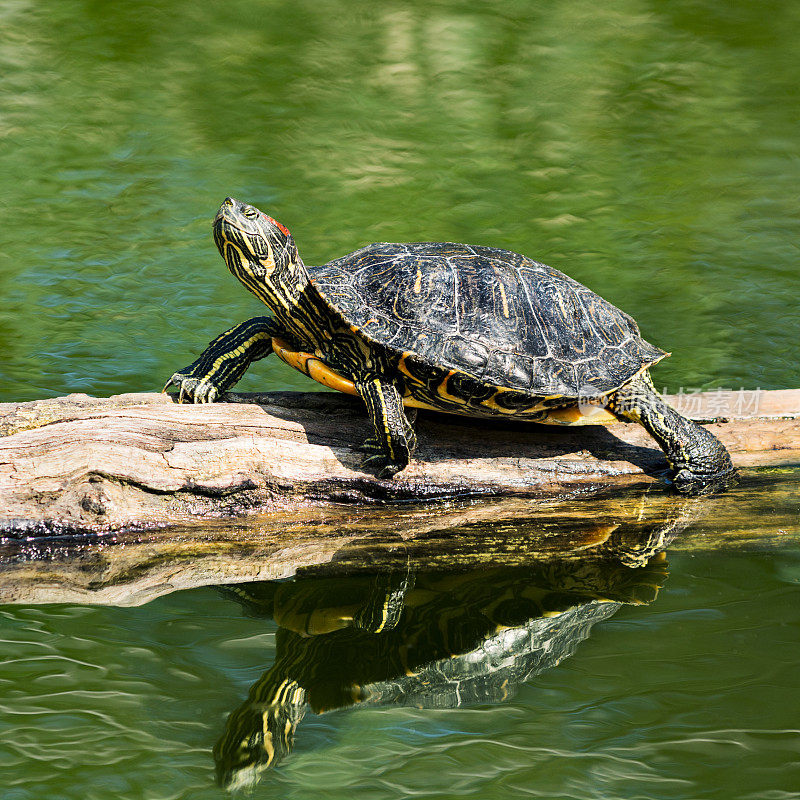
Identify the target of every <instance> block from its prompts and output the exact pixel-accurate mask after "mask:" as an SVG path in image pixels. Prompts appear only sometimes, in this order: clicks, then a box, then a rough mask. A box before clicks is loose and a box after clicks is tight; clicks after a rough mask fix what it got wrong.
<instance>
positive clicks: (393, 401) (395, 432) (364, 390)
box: [355, 378, 417, 478]
mask: <svg viewBox="0 0 800 800" xmlns="http://www.w3.org/2000/svg"><path fill="white" fill-rule="evenodd" d="M355 385H356V389H357V390H358V393H359V394H360V395H361V397H362V398H363V400H364V403H365V405H366V406H367V414H369V418H370V420H371V422H372V426H373V428H374V429H375V432H374V434H373V435H372V436H370V437H369V438H368V439H367V440H366V441H365V442H364V444H363V445H362V448H361V449H362V450H366V451H367V452H368V453H371V454H372V455H369V456H367V458H365V459H364V461H362V462H361V466H362V468H364V467H369V468H372V469H375V468H377V470H378V477H379V478H391V477H392V476H393V475H394V474H395V473H397V472H400V470H401V469H405V467H407V466H408V462H409V460H410V459H411V454H412V453H413V452H414V450H415V448H416V446H417V435H416V434H415V433H414V428H413V427H412V425H411V422H410V421H409V419H408V417H407V416H406V412H405V409H404V408H403V398H402V397H401V396H400V392H399V391H397V387H396V386H395V385H394V384H393V383H391V382H389V381H386V380H382V379H380V378H372V379H370V380H366V381H361V382H359V381H356V384H355Z"/></svg>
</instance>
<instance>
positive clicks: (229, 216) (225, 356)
mask: <svg viewBox="0 0 800 800" xmlns="http://www.w3.org/2000/svg"><path fill="white" fill-rule="evenodd" d="M214 239H215V241H216V243H217V247H218V248H219V251H220V253H221V254H222V256H223V258H224V259H225V263H226V264H227V265H228V267H229V269H230V271H231V272H232V273H233V274H234V275H235V276H236V277H237V278H238V279H239V280H240V281H241V282H242V283H243V284H244V285H245V286H246V287H247V288H248V289H249V290H250V291H251V292H253V294H255V295H256V296H257V297H258V298H260V299H261V300H262V301H263V302H264V303H266V305H267V306H269V308H270V309H271V310H272V313H273V316H271V317H255V318H253V319H250V320H247V321H246V322H243V323H241V324H239V325H236V326H235V327H233V328H231V329H230V330H228V331H225V333H223V334H221V335H220V336H218V337H217V338H216V339H214V341H212V342H211V344H210V345H209V346H208V348H207V349H206V350H205V352H203V354H202V355H201V356H200V357H199V358H198V359H197V360H196V361H194V362H193V363H192V364H190V365H189V366H188V367H185V368H184V369H182V370H180V371H178V372H176V373H175V374H174V375H173V376H172V377H171V378H170V380H169V381H168V383H167V386H170V385H172V384H175V385H177V386H179V387H180V395H179V399H180V400H181V401H182V400H183V399H184V398H188V399H189V400H191V401H192V402H195V403H205V402H211V401H213V400H216V399H220V398H221V397H222V394H223V393H224V392H225V391H227V390H228V389H230V388H231V387H232V386H233V385H234V384H235V383H236V382H237V381H238V380H239V379H240V378H241V377H242V375H243V374H244V372H245V371H246V370H247V368H248V367H249V366H250V364H251V363H252V362H253V361H255V360H257V359H260V358H264V357H265V356H267V355H269V354H270V353H272V352H279V354H280V353H281V352H282V353H283V354H284V356H286V354H287V353H288V354H292V353H294V354H295V356H297V357H298V358H299V360H297V359H296V361H295V363H296V364H297V365H298V366H302V368H304V369H305V370H306V371H307V372H308V373H309V374H311V375H312V377H315V378H317V379H318V380H321V381H322V382H325V383H326V384H327V385H329V386H333V387H334V388H339V389H343V390H347V389H348V388H351V389H352V390H354V391H355V392H357V393H358V394H359V395H360V396H361V397H362V398H363V399H364V402H365V404H366V407H367V412H368V413H369V416H370V419H371V421H372V425H373V428H374V432H373V434H372V435H371V436H370V437H369V438H368V439H367V440H366V442H365V443H364V445H363V449H364V450H365V451H366V452H367V453H368V456H367V458H366V459H365V461H364V465H365V466H367V467H371V468H376V469H377V470H378V474H379V475H380V477H391V476H393V475H394V474H395V473H397V472H398V471H400V470H402V469H403V468H404V467H405V466H406V465H407V464H408V462H409V459H410V457H411V454H412V453H413V451H414V448H415V446H416V436H415V434H414V428H413V427H412V420H410V419H409V415H408V414H407V412H406V410H405V409H406V408H407V407H408V408H412V409H413V408H415V407H417V408H419V407H422V408H432V409H437V410H440V411H447V412H451V413H457V414H464V415H468V416H478V417H508V416H512V417H514V418H519V419H526V420H530V421H532V422H547V421H548V419H550V420H551V421H552V419H553V418H554V417H555V418H560V419H562V420H564V419H569V418H570V415H571V416H573V417H578V416H580V414H579V413H578V411H579V409H580V408H581V407H583V406H582V403H581V401H582V399H585V398H599V399H600V400H601V401H602V403H603V404H605V405H606V407H607V408H608V409H610V410H611V411H612V412H613V413H614V414H616V415H617V416H619V417H622V418H624V419H628V420H633V421H635V422H639V423H641V424H642V425H643V426H644V427H645V429H646V430H647V431H648V432H649V433H650V435H651V436H652V437H653V438H654V439H655V440H656V442H658V444H659V446H660V447H661V448H662V449H663V450H664V452H665V453H666V456H667V459H668V461H669V463H670V465H671V467H672V482H673V484H674V486H675V488H676V489H677V490H678V491H681V492H686V493H692V494H695V493H706V492H711V491H718V490H721V489H724V488H725V487H726V486H728V485H729V484H730V483H731V482H732V481H734V480H735V476H736V472H735V470H734V467H733V464H732V463H731V459H730V456H729V455H728V452H727V450H726V449H725V448H724V447H723V446H722V444H721V443H720V442H719V441H718V440H717V439H716V437H714V436H713V435H712V434H711V433H710V432H709V431H707V430H706V429H705V428H702V427H700V426H699V425H697V424H696V423H694V422H692V421H691V420H689V419H686V418H685V417H683V416H681V415H680V414H679V413H678V412H677V411H675V409H673V408H672V407H670V406H669V405H667V404H666V403H665V402H664V401H663V400H662V398H661V397H660V396H659V395H658V394H657V392H656V391H655V389H654V387H653V384H652V381H651V380H650V376H649V374H648V372H647V370H648V368H649V367H650V366H652V365H653V364H655V363H656V362H657V361H660V360H661V359H662V358H664V356H665V355H667V353H665V352H664V351H663V350H660V349H659V348H658V347H655V346H654V345H652V344H649V343H648V342H646V341H645V340H644V339H642V337H641V336H640V334H639V328H638V326H637V325H636V322H635V321H634V320H633V319H631V317H629V316H628V315H627V314H625V313H624V312H622V311H620V310H619V309H618V308H616V307H614V306H613V305H611V303H609V302H607V301H606V300H604V299H603V298H601V297H599V296H598V295H596V294H595V293H594V292H592V291H590V290H589V289H587V288H586V287H585V286H583V285H581V284H580V283H578V282H577V281H574V280H573V279H572V278H570V277H568V276H567V275H564V274H563V273H562V272H559V271H558V270H556V269H553V268H552V267H548V266H546V265H545V264H540V263H538V262H536V261H532V260H531V259H529V258H527V257H525V256H522V255H519V254H517V253H512V252H509V251H508V250H500V249H497V248H493V247H479V246H471V245H465V244H453V243H442V242H418V243H413V244H386V243H381V244H371V245H368V246H367V247H362V248H361V249H360V250H356V251H355V252H354V253H350V254H349V255H346V256H343V257H342V258H337V259H335V260H334V261H331V262H329V263H327V264H324V265H322V266H318V267H314V266H307V265H305V264H304V263H303V261H302V260H301V259H300V256H299V255H298V252H297V247H296V246H295V243H294V239H293V238H292V235H291V234H290V233H289V231H288V230H287V229H286V228H285V227H284V226H283V225H281V224H280V223H279V222H277V221H276V220H274V219H272V217H269V216H267V215H266V214H264V213H263V212H261V211H259V210H258V209H257V208H255V207H254V206H251V205H248V204H246V203H241V202H239V201H238V200H234V199H233V198H230V197H229V198H227V199H226V200H225V202H224V203H223V204H222V206H221V207H220V210H219V213H218V214H217V216H216V218H215V219H214ZM303 353H306V354H313V358H311V356H308V357H299V356H298V354H303ZM312 367H313V369H312ZM165 388H166V387H165Z"/></svg>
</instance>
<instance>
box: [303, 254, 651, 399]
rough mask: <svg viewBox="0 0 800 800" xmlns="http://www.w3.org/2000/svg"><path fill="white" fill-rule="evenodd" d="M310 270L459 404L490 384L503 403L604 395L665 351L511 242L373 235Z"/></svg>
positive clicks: (367, 333) (340, 303) (334, 300)
mask: <svg viewBox="0 0 800 800" xmlns="http://www.w3.org/2000/svg"><path fill="white" fill-rule="evenodd" d="M308 270H309V273H310V275H311V278H312V282H313V285H314V287H315V288H316V289H317V291H318V292H319V293H320V295H321V296H322V298H323V299H324V300H325V301H326V302H327V303H328V304H329V305H330V306H331V307H332V308H333V309H334V310H335V311H336V312H337V313H338V314H339V315H340V316H341V317H342V318H343V319H344V320H345V321H346V322H348V323H349V324H351V325H352V326H353V327H355V328H356V329H358V330H359V331H360V332H361V334H362V335H363V336H364V337H365V338H366V339H368V340H370V341H372V342H375V343H377V344H379V345H382V346H384V347H386V348H388V349H389V350H390V351H394V352H395V353H396V355H397V357H398V358H399V357H400V356H401V355H403V354H404V353H406V354H407V357H406V358H405V359H404V363H405V368H406V369H407V371H408V374H409V376H411V377H413V378H415V379H417V380H420V381H422V382H424V383H425V384H426V385H427V386H428V387H429V389H430V390H431V391H434V392H438V394H439V395H440V396H442V394H443V393H445V394H450V395H452V396H453V397H454V399H455V398H458V402H461V403H464V402H469V401H470V400H472V402H477V401H478V400H477V398H479V397H484V396H485V395H486V391H485V387H486V386H491V387H494V388H495V389H501V390H507V391H501V392H498V393H496V394H495V395H494V397H493V398H492V400H491V402H493V403H496V404H497V405H498V406H502V407H509V408H511V407H513V406H514V404H515V403H517V402H518V401H519V403H520V405H522V404H523V403H522V400H521V399H520V398H521V397H522V396H525V398H526V402H527V404H528V405H530V398H531V397H532V396H538V397H542V399H544V396H550V397H555V396H560V397H562V398H575V397H578V396H580V395H581V394H582V393H583V392H584V391H585V388H586V387H587V386H589V387H592V389H593V390H594V391H595V392H596V393H597V394H605V393H608V392H611V391H614V390H616V389H617V388H619V387H620V386H621V385H622V384H623V383H625V382H626V381H628V380H629V379H630V378H631V377H633V376H634V375H636V374H637V373H638V372H640V371H641V370H643V369H646V368H647V367H649V366H651V365H652V364H653V363H655V362H656V361H658V360H660V359H661V358H663V357H664V356H665V355H666V353H664V351H662V350H660V349H659V348H657V347H654V346H653V345H651V344H649V343H648V342H646V341H644V340H643V339H642V338H641V336H640V334H639V329H638V327H637V325H636V323H635V322H634V321H633V320H632V319H631V317H629V316H628V315H627V314H625V313H624V312H622V311H620V310H619V309H617V308H616V307H614V306H613V305H611V304H610V303H609V302H607V301H606V300H604V299H602V298H601V297H599V296H598V295H596V294H595V293H594V292H592V291H591V290H589V289H587V288H586V287H585V286H583V285H582V284H580V283H578V282H577V281H575V280H573V279H572V278H569V277H568V276H566V275H564V274H563V273H561V272H559V271H558V270H556V269H553V268H552V267H548V266H547V265H545V264H540V263H538V262H535V261H532V260H531V259H529V258H527V257H525V256H522V255H519V254H518V253H512V252H509V251H507V250H500V249H497V248H491V247H479V246H470V245H462V244H453V243H448V242H445V243H439V242H434V243H431V242H418V243H412V244H385V243H383V244H373V245H369V246H367V247H364V248H361V249H360V250H357V251H356V252H355V253H351V254H350V255H347V256H344V257H343V258H340V259H337V260H335V261H332V262H330V263H329V264H325V265H322V266H319V267H308ZM453 371H456V372H457V373H459V375H460V377H459V378H458V379H457V380H456V381H455V382H454V380H453V378H450V379H448V374H449V373H450V372H453ZM467 379H469V380H467ZM445 382H447V384H445ZM468 386H469V387H471V389H470V390H469V391H468V390H467V387H468ZM470 391H471V392H472V394H471V395H470V397H467V395H468V394H469V393H470ZM514 393H521V394H520V397H519V398H518V397H517V396H516V394H514ZM492 394H494V393H493V392H490V393H489V396H490V397H491V395H492ZM506 404H510V405H506Z"/></svg>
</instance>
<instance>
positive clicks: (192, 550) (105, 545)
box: [0, 468, 800, 605]
mask: <svg viewBox="0 0 800 800" xmlns="http://www.w3.org/2000/svg"><path fill="white" fill-rule="evenodd" d="M798 490H800V470H798V469H792V468H775V469H770V470H763V471H761V472H759V473H753V472H749V473H746V474H745V476H744V479H743V481H742V483H741V484H740V485H739V486H737V487H736V488H734V489H732V490H731V491H729V492H727V493H726V494H723V495H719V496H715V497H710V498H700V499H696V500H695V499H684V498H680V497H676V496H675V495H673V494H670V493H669V492H665V491H663V490H662V489H661V488H660V487H651V488H639V489H635V490H626V491H622V492H618V491H615V492H613V493H612V494H611V495H609V496H595V497H589V498H579V499H577V500H575V499H571V500H552V499H548V500H538V499H537V500H530V499H524V498H519V497H509V498H500V499H492V500H490V499H483V500H477V501H458V502H454V501H445V502H442V503H435V504H407V505H403V506H401V507H399V508H398V507H388V506H387V507H377V508H376V507H366V506H344V505H335V506H327V507H323V506H316V507H314V506H311V507H307V508H300V509H296V510H294V511H286V512H280V513H270V514H253V515H250V516H249V517H247V518H243V519H239V520H236V521H231V520H223V519H216V520H212V521H210V522H209V523H208V524H206V525H203V526H197V525H194V526H185V527H175V528H171V529H162V530H152V531H148V532H145V533H141V532H140V533H119V534H113V535H106V536H100V537H91V538H87V537H86V536H75V537H62V538H59V539H53V538H49V539H31V540H22V539H14V540H8V541H6V542H5V544H0V603H102V604H114V605H140V604H142V603H146V602H148V601H149V600H152V599H154V598H156V597H159V596H160V595H164V594H168V593H170V592H173V591H176V590H179V589H188V588H192V587H197V586H213V585H218V584H223V583H237V582H241V581H252V580H271V579H277V578H287V577H290V576H292V575H294V574H296V573H305V574H308V573H309V572H311V573H312V574H325V573H331V572H337V573H352V572H355V571H364V570H366V571H376V570H385V569H395V570H397V569H399V570H412V571H415V570H444V571H453V570H463V569H473V568H476V567H486V568H489V567H499V566H503V567H507V566H514V565H517V566H519V565H528V564H532V563H537V562H541V561H542V560H551V559H564V558H581V559H586V558H591V557H603V556H605V555H607V554H609V555H611V556H613V555H614V553H613V551H612V552H611V553H609V551H608V546H609V543H611V542H614V541H616V542H619V541H620V540H622V541H624V542H627V543H628V545H629V547H632V549H634V550H635V547H636V546H641V547H653V546H654V547H655V548H656V549H660V548H661V547H662V546H665V545H669V547H668V551H667V556H668V557H669V553H670V552H674V551H681V550H683V551H686V550H691V551H697V550H716V549H720V548H726V549H731V548H758V549H759V550H760V551H764V550H765V549H767V550H769V549H775V548H777V547H780V546H783V545H787V544H788V545H792V546H795V547H796V546H797V544H798V543H799V542H800V491H798Z"/></svg>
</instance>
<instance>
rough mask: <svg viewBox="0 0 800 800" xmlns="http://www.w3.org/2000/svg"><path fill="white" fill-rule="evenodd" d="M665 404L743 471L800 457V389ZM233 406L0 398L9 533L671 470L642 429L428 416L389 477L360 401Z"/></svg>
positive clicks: (341, 398)
mask: <svg viewBox="0 0 800 800" xmlns="http://www.w3.org/2000/svg"><path fill="white" fill-rule="evenodd" d="M668 399H669V400H670V401H671V402H673V403H674V404H676V405H677V406H678V407H679V408H681V406H682V404H683V408H682V410H683V411H684V412H685V413H688V415H689V416H692V417H693V418H695V419H698V420H700V421H704V422H707V424H708V426H709V428H710V429H711V430H712V431H713V432H714V433H715V434H716V435H717V436H718V437H719V438H720V439H721V440H722V442H723V443H724V444H725V445H726V446H727V447H728V449H729V450H730V451H731V454H732V456H733V459H734V462H735V463H736V464H737V465H738V466H739V467H744V468H751V467H775V466H780V465H792V464H798V463H800V420H799V419H798V418H799V417H800V390H786V391H775V392H761V393H743V392H729V393H725V392H713V393H706V394H702V395H700V394H697V395H688V396H683V397H677V398H668ZM225 400H226V402H222V403H215V404H213V405H187V404H184V405H179V404H177V403H176V402H175V400H174V397H172V396H170V395H163V394H128V395H118V396H115V397H110V398H93V397H89V396H88V395H69V396H67V397H61V398H55V399H52V400H39V401H34V402H29V403H6V404H0V434H2V436H0V536H5V537H7V538H8V537H37V536H53V535H59V536H67V535H72V536H74V535H79V534H87V533H93V534H98V533H108V532H114V531H117V532H119V531H131V530H134V531H146V530H153V529H155V528H159V527H164V526H167V525H169V526H175V525H184V526H186V525H191V524H203V525H207V524H208V522H209V520H212V519H224V518H230V517H239V516H242V515H245V514H251V515H252V514H254V513H258V514H261V515H263V514H268V515H271V516H272V517H273V518H274V519H279V518H280V515H281V514H286V513H297V512H300V511H302V510H304V509H305V510H308V509H313V508H319V507H322V506H327V507H330V504H332V503H347V504H354V503H355V504H366V505H380V504H386V503H396V502H406V503H407V502H410V501H430V500H438V501H444V500H449V501H455V500H463V499H465V498H475V497H481V496H490V497H494V498H498V497H507V498H512V497H528V498H551V499H557V498H567V497H572V496H576V495H587V494H592V493H597V492H603V491H605V492H607V491H609V490H616V491H623V490H630V489H632V488H635V487H647V486H649V485H653V484H656V483H658V480H659V479H658V475H659V474H660V473H661V472H662V471H663V469H664V467H665V461H664V457H663V453H662V452H661V451H660V450H659V449H657V448H656V447H655V444H654V442H653V441H652V439H650V437H649V436H648V435H647V433H646V432H645V431H644V430H643V429H642V428H641V427H640V426H638V425H635V424H628V423H623V422H619V423H616V424H613V425H607V426H585V427H577V428H572V427H558V426H541V425H530V424H528V425H524V424H512V423H505V422H501V423H496V424H495V423H487V422H483V421H480V420H471V419H467V418H463V417H454V416H445V415H440V414H435V413H430V412H423V413H421V414H420V417H419V421H418V424H417V431H418V436H419V442H420V444H419V449H418V451H417V453H416V454H415V458H414V461H413V463H412V464H411V465H410V466H409V467H408V468H407V469H405V470H403V472H402V473H400V474H399V475H397V476H395V478H394V479H392V480H381V479H378V478H377V477H375V476H374V475H371V474H369V473H365V472H362V471H361V470H360V469H359V463H360V461H361V459H362V457H363V456H362V454H361V453H360V452H358V451H357V450H356V449H355V447H356V446H357V445H358V444H359V443H360V442H361V441H362V440H363V438H364V436H365V434H366V431H367V428H368V422H367V419H366V416H365V414H364V410H363V406H362V404H361V403H360V401H359V400H358V399H356V398H351V397H348V396H346V395H342V394H333V393H324V392H319V393H291V392H274V393H269V394H249V395H243V394H230V395H226V397H225ZM687 402H689V403H691V408H686V403H687ZM384 524H385V526H387V527H391V526H392V519H391V515H390V518H389V519H388V520H387V521H386V522H385V523H384Z"/></svg>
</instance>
